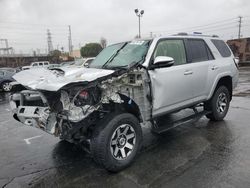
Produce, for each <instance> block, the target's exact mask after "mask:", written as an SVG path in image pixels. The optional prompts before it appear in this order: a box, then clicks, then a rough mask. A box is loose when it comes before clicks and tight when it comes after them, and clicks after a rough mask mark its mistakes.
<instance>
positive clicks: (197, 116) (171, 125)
mask: <svg viewBox="0 0 250 188" xmlns="http://www.w3.org/2000/svg"><path fill="white" fill-rule="evenodd" d="M209 113H211V112H210V111H206V110H204V111H201V112H196V113H195V114H192V115H190V116H188V117H185V118H183V119H180V120H177V121H173V122H170V123H169V124H168V126H160V127H156V128H153V129H152V131H153V132H154V133H157V134H161V133H163V132H166V131H168V130H170V129H173V128H175V127H178V126H179V125H182V124H185V123H191V122H195V121H197V120H198V119H200V118H201V117H202V116H204V115H207V114H209Z"/></svg>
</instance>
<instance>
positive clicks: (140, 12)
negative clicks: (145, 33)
mask: <svg viewBox="0 0 250 188" xmlns="http://www.w3.org/2000/svg"><path fill="white" fill-rule="evenodd" d="M135 14H136V16H138V18H139V34H138V38H141V17H142V15H143V14H144V10H141V11H139V10H138V9H135Z"/></svg>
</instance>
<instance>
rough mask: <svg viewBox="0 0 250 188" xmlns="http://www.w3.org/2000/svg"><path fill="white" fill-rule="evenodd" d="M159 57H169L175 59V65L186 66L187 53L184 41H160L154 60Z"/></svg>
mask: <svg viewBox="0 0 250 188" xmlns="http://www.w3.org/2000/svg"><path fill="white" fill-rule="evenodd" d="M157 56H169V57H172V58H173V59H174V65H181V64H185V63H186V62H187V61H186V53H185V47H184V43H183V41H182V40H175V39H174V40H163V41H160V42H159V43H158V45H157V47H156V49H155V52H154V58H156V57H157Z"/></svg>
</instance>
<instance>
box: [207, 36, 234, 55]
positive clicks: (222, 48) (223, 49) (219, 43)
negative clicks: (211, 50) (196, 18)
mask: <svg viewBox="0 0 250 188" xmlns="http://www.w3.org/2000/svg"><path fill="white" fill-rule="evenodd" d="M211 41H212V43H213V44H214V45H215V47H216V48H217V50H218V51H219V53H220V55H221V56H222V57H230V56H231V51H230V49H229V48H228V46H227V45H226V43H225V42H224V41H223V40H215V39H212V40H211Z"/></svg>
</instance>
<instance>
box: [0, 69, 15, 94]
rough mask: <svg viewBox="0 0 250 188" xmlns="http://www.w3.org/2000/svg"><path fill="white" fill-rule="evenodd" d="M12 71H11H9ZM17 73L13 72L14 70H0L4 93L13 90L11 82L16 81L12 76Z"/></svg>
mask: <svg viewBox="0 0 250 188" xmlns="http://www.w3.org/2000/svg"><path fill="white" fill-rule="evenodd" d="M9 70H11V71H9ZM15 73H16V72H13V71H12V69H8V70H6V69H3V68H1V69H0V89H1V90H3V91H6V92H7V91H10V90H11V87H12V86H11V85H10V82H12V81H14V79H13V78H12V76H13V75H14V74H15Z"/></svg>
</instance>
